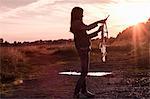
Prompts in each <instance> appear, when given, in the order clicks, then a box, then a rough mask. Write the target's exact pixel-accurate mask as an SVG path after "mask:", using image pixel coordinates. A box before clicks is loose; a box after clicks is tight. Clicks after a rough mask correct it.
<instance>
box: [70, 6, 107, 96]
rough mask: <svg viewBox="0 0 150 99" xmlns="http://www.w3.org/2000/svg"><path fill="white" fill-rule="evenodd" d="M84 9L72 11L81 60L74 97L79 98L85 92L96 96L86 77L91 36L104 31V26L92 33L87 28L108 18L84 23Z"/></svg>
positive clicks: (95, 25)
mask: <svg viewBox="0 0 150 99" xmlns="http://www.w3.org/2000/svg"><path fill="white" fill-rule="evenodd" d="M82 18H83V9H82V8H80V7H74V8H73V9H72V11H71V27H70V31H71V32H72V33H73V34H74V42H75V47H76V49H77V52H78V55H79V57H80V61H81V76H80V78H79V80H78V82H77V84H76V87H75V91H74V95H73V97H74V98H79V93H80V90H81V93H82V94H84V95H85V96H86V97H88V98H92V97H95V95H94V94H93V93H91V92H90V91H88V90H87V88H86V77H87V73H88V68H89V61H90V50H91V41H90V40H91V38H93V37H95V36H97V35H98V33H99V32H100V31H102V29H103V26H100V27H99V29H98V30H97V31H95V32H94V33H91V34H87V32H86V31H87V30H91V29H93V28H95V27H97V26H98V23H105V21H106V19H104V20H100V21H97V22H94V23H92V24H90V25H85V24H84V23H83V20H82Z"/></svg>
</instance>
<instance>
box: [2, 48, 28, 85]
mask: <svg viewBox="0 0 150 99" xmlns="http://www.w3.org/2000/svg"><path fill="white" fill-rule="evenodd" d="M0 55H1V56H0V69H1V71H0V74H1V77H0V78H1V80H4V78H10V77H11V78H12V77H13V78H20V77H22V76H23V74H24V73H26V72H28V71H29V70H28V68H27V63H26V58H25V57H24V55H23V54H22V53H21V52H20V51H19V50H17V49H15V48H11V47H7V48H5V47H2V48H1V50H0ZM6 82H7V81H6Z"/></svg>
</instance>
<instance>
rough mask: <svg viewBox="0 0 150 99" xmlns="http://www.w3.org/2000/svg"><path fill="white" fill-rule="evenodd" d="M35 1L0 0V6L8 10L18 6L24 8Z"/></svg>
mask: <svg viewBox="0 0 150 99" xmlns="http://www.w3.org/2000/svg"><path fill="white" fill-rule="evenodd" d="M36 1H37V0H1V1H0V6H3V7H8V8H17V7H19V6H25V5H28V4H30V3H33V2H36Z"/></svg>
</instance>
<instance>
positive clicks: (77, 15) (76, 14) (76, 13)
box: [70, 7, 83, 32]
mask: <svg viewBox="0 0 150 99" xmlns="http://www.w3.org/2000/svg"><path fill="white" fill-rule="evenodd" d="M81 14H83V9H82V8H80V7H74V8H73V9H72V11H71V22H70V23H71V27H70V32H73V31H72V23H73V22H74V21H75V20H81Z"/></svg>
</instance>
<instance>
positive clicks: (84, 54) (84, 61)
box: [75, 50, 90, 94]
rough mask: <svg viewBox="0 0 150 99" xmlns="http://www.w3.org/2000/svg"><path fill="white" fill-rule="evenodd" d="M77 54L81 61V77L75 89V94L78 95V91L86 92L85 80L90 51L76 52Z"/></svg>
mask: <svg viewBox="0 0 150 99" xmlns="http://www.w3.org/2000/svg"><path fill="white" fill-rule="evenodd" d="M78 54H79V57H80V61H81V76H80V78H79V80H78V82H77V84H76V87H75V94H77V93H79V92H80V90H81V91H82V92H86V91H87V90H86V78H87V73H88V68H89V61H90V51H89V50H84V51H83V50H78Z"/></svg>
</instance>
